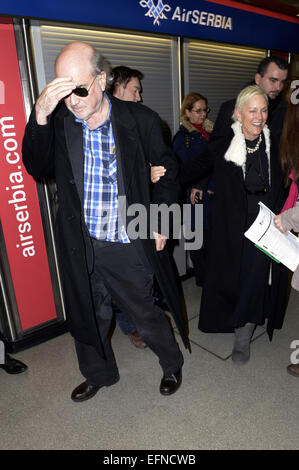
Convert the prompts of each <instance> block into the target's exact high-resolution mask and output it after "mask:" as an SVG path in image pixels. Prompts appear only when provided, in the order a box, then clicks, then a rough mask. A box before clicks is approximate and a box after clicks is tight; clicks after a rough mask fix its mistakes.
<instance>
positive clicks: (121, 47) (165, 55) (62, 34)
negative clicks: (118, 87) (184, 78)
mask: <svg viewBox="0 0 299 470" xmlns="http://www.w3.org/2000/svg"><path fill="white" fill-rule="evenodd" d="M31 32H32V40H33V48H34V56H35V61H36V69H37V75H38V82H39V83H38V84H39V90H40V91H41V90H42V89H43V88H44V86H45V84H46V83H48V82H49V81H51V80H52V79H53V78H54V77H55V71H54V62H55V58H56V56H57V54H58V52H59V51H60V49H61V48H62V47H63V46H65V45H66V44H68V43H69V42H71V41H84V42H87V43H89V44H91V45H93V46H94V47H96V48H97V49H99V50H100V51H101V52H102V53H103V55H104V56H105V57H106V58H107V59H108V60H109V62H110V64H111V66H112V67H114V66H116V65H126V66H128V67H132V68H136V69H138V70H140V71H141V72H142V73H144V79H143V81H142V84H143V90H144V91H143V94H142V96H143V103H144V104H145V105H147V106H149V107H150V108H152V109H153V110H155V111H156V112H158V113H159V115H160V117H161V118H162V120H164V121H166V123H167V124H168V126H169V128H170V131H171V132H172V133H173V132H174V129H175V128H176V126H177V122H178V112H179V110H178V82H177V79H176V75H177V41H176V39H173V38H165V37H163V38H160V37H158V36H156V35H155V36H154V37H153V36H150V35H146V34H142V35H141V34H134V33H131V32H124V31H119V32H118V31H117V32H116V31H110V30H104V29H102V28H101V29H96V27H93V28H89V27H84V29H83V28H82V26H81V27H79V26H73V25H72V26H71V27H70V26H69V25H61V24H59V25H54V24H53V23H51V24H47V23H46V24H39V23H37V22H35V21H33V22H32V25H31Z"/></svg>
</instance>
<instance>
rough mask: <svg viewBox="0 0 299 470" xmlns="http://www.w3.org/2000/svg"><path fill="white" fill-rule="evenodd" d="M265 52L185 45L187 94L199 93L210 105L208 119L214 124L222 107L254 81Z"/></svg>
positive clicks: (210, 44)
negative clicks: (222, 104) (213, 121)
mask: <svg viewBox="0 0 299 470" xmlns="http://www.w3.org/2000/svg"><path fill="white" fill-rule="evenodd" d="M264 57H266V51H265V50H263V49H253V48H249V47H243V46H234V45H227V44H220V43H214V42H205V41H196V40H186V41H185V43H184V64H185V71H184V74H185V75H184V80H185V94H188V93H190V92H197V93H201V94H202V95H204V96H205V97H206V98H207V99H208V101H209V107H210V108H211V112H210V115H209V118H210V119H212V120H215V119H216V117H217V113H218V110H219V107H220V105H221V103H223V102H224V101H227V100H229V99H231V98H234V97H235V96H236V95H237V94H238V92H239V91H240V90H241V89H242V88H244V86H246V85H247V84H248V83H249V82H250V81H251V80H252V79H253V77H254V74H255V73H256V70H257V65H258V64H259V62H260V61H261V60H262V59H263V58H264Z"/></svg>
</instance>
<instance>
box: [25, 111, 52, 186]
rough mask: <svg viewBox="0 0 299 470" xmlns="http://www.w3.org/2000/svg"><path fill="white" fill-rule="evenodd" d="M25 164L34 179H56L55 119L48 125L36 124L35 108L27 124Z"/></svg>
mask: <svg viewBox="0 0 299 470" xmlns="http://www.w3.org/2000/svg"><path fill="white" fill-rule="evenodd" d="M22 156H23V163H24V165H25V168H26V170H27V172H28V173H29V174H30V175H32V176H33V177H34V178H44V177H54V173H55V171H54V130H53V118H52V116H51V117H50V118H49V121H48V124H46V125H43V126H41V125H39V124H37V122H36V117H35V108H33V110H32V113H31V115H30V118H29V121H28V123H27V126H26V129H25V134H24V137H23V145H22Z"/></svg>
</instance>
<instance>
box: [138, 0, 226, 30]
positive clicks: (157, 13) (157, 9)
mask: <svg viewBox="0 0 299 470" xmlns="http://www.w3.org/2000/svg"><path fill="white" fill-rule="evenodd" d="M139 5H140V6H141V7H143V8H146V9H147V12H146V13H145V16H148V17H150V18H153V24H154V25H158V26H160V24H161V21H162V20H170V21H180V22H183V23H193V24H198V25H201V26H208V27H212V28H221V29H229V30H231V31H232V30H233V21H232V18H231V17H230V16H223V15H219V14H215V13H212V12H207V11H200V10H187V9H186V8H182V7H180V6H176V7H175V8H172V7H171V6H170V5H168V4H166V3H163V0H158V2H157V3H155V2H154V1H153V0H141V1H140V2H139Z"/></svg>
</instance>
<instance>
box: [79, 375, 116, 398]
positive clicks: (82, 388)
mask: <svg viewBox="0 0 299 470" xmlns="http://www.w3.org/2000/svg"><path fill="white" fill-rule="evenodd" d="M118 381H119V376H117V377H116V378H115V379H114V380H113V381H112V382H110V383H109V384H107V385H90V384H88V383H87V382H83V383H82V384H80V385H78V387H76V388H75V390H73V392H72V395H71V398H72V400H73V401H75V402H81V401H86V400H89V399H90V398H92V397H94V396H95V395H96V394H97V393H98V391H99V390H100V388H102V387H110V385H114V384H116V382H118Z"/></svg>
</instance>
